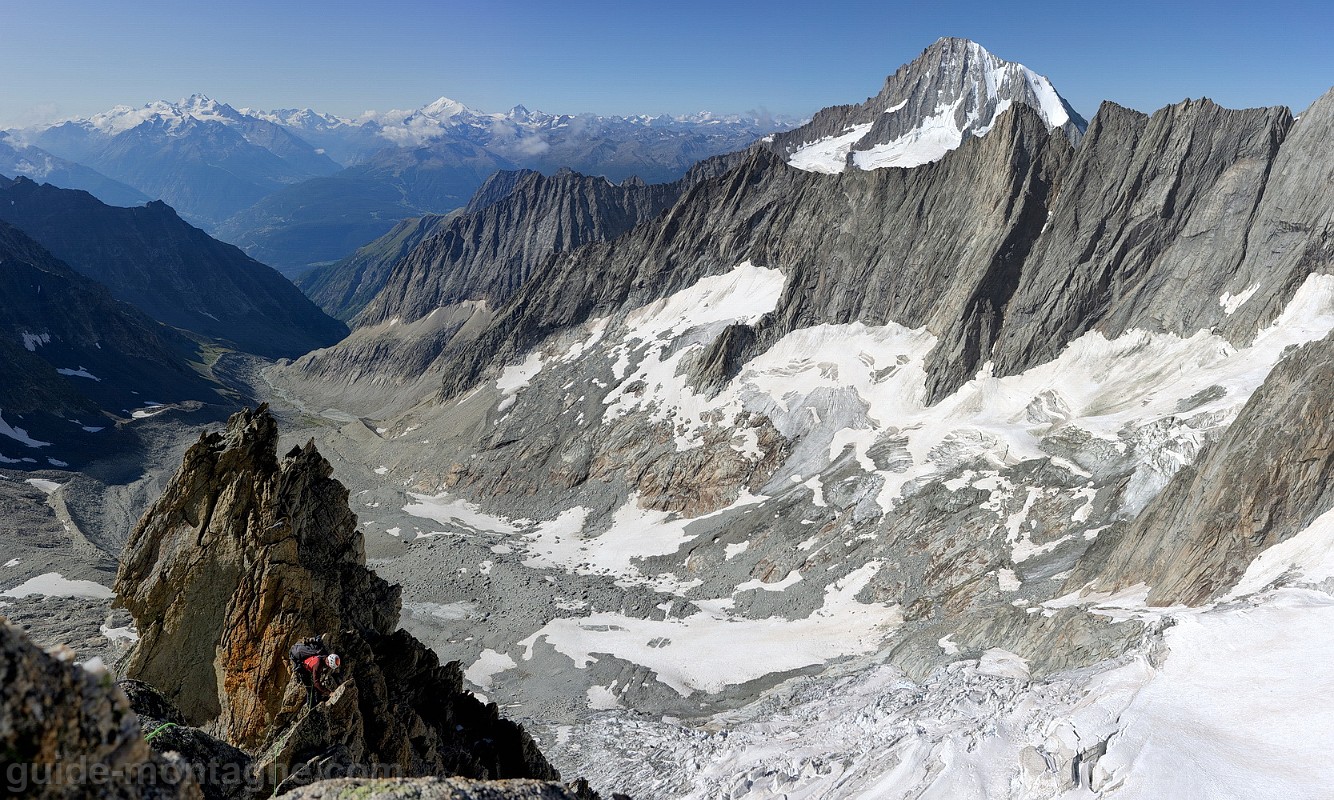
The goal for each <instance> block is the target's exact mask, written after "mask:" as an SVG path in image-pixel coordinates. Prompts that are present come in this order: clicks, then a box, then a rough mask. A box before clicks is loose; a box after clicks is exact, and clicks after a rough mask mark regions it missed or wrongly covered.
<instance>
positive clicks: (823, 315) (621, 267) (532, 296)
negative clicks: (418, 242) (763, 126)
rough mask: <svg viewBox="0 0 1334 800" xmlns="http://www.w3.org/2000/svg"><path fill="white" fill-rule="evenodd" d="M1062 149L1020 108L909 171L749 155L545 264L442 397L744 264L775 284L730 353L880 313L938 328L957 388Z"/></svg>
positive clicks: (940, 365)
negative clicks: (639, 218)
mask: <svg viewBox="0 0 1334 800" xmlns="http://www.w3.org/2000/svg"><path fill="white" fill-rule="evenodd" d="M1070 154H1071V148H1070V146H1069V144H1068V143H1066V142H1065V141H1064V138H1063V137H1055V138H1054V137H1052V136H1050V135H1049V134H1048V132H1047V129H1046V126H1045V124H1044V123H1043V121H1042V120H1041V119H1040V118H1039V117H1038V116H1037V114H1036V113H1035V112H1033V111H1032V110H1031V109H1028V108H1026V107H1016V108H1013V109H1011V110H1010V111H1008V112H1007V113H1005V114H1004V115H1002V117H1001V118H1000V120H999V121H998V122H997V125H996V130H994V131H993V132H992V133H991V134H990V135H988V136H987V137H984V138H981V139H974V140H971V141H969V142H968V143H966V144H965V145H964V146H963V147H961V148H960V149H959V150H957V151H955V152H952V153H950V154H949V155H947V156H946V157H945V158H943V159H942V160H941V161H940V162H939V163H938V164H932V165H928V166H925V167H922V168H919V169H915V170H876V171H872V172H863V171H860V170H857V171H852V172H848V173H845V174H841V175H821V174H819V173H812V172H805V171H801V170H797V169H793V168H791V167H788V166H787V165H786V164H784V163H783V162H782V161H781V160H780V159H779V158H778V157H777V156H775V155H774V154H772V153H770V152H768V151H765V150H756V151H753V152H752V153H751V154H750V155H749V157H748V158H747V159H746V160H745V162H744V163H742V164H741V165H740V166H737V167H736V168H734V169H733V170H731V171H730V172H727V173H725V174H724V175H722V176H720V177H717V178H713V179H711V180H707V181H703V182H701V183H699V184H698V185H696V186H695V187H694V188H692V189H691V190H690V191H689V192H688V193H686V194H685V195H684V196H683V197H682V198H681V200H680V201H678V202H677V203H676V204H675V205H674V206H673V207H672V209H671V210H670V211H669V212H668V213H667V214H666V215H664V216H663V217H662V218H661V219H660V220H656V221H653V222H651V223H649V224H645V225H642V226H640V227H639V228H636V229H635V230H634V231H633V232H631V233H630V234H628V235H626V236H623V237H621V238H619V239H616V240H614V241H612V242H610V243H607V244H595V245H590V246H587V247H585V248H582V249H580V250H577V251H573V252H571V253H569V254H564V255H557V256H553V257H551V258H550V259H548V261H547V262H546V263H545V264H544V265H542V267H541V268H540V270H539V271H538V272H537V273H535V276H534V278H533V279H532V280H530V281H529V282H528V283H527V284H525V285H524V286H523V288H522V289H521V290H520V291H519V293H518V294H517V295H515V297H514V299H513V300H511V301H510V303H509V304H508V305H506V306H504V307H502V308H500V309H498V310H497V312H496V319H495V322H494V323H492V325H491V326H490V328H489V329H488V330H487V331H486V332H485V333H483V334H482V336H481V337H479V338H478V339H477V342H476V344H475V345H474V346H470V347H469V348H467V350H466V351H462V352H459V353H457V354H456V355H455V356H454V358H453V360H451V361H450V362H447V365H446V369H445V376H444V382H445V385H444V389H445V394H446V396H449V395H453V394H455V393H457V392H458V391H460V390H462V389H464V388H466V387H468V386H469V385H471V383H472V382H473V381H475V380H476V379H477V377H478V376H479V375H480V374H481V373H482V372H483V371H485V369H486V368H487V367H488V366H489V365H491V364H495V363H505V362H506V361H509V360H512V359H514V358H515V357H516V356H517V355H518V354H520V353H522V352H523V351H524V350H526V349H527V348H528V347H530V346H532V345H533V344H535V343H537V342H538V341H540V340H541V339H542V338H544V337H545V336H547V335H549V334H550V333H552V332H554V331H557V330H561V329H563V328H566V327H569V326H571V325H575V324H578V323H580V322H583V321H585V320H588V319H590V318H592V317H594V316H598V315H603V314H609V313H612V312H614V311H615V310H617V309H622V308H634V307H638V306H641V305H644V304H647V303H650V302H652V301H654V300H656V299H659V298H662V297H666V296H668V295H670V294H671V293H673V292H675V291H679V290H680V289H682V288H685V287H687V286H689V285H691V284H692V283H694V282H696V281H698V280H699V279H701V278H704V277H707V276H709V275H716V274H720V273H722V272H725V271H727V270H730V269H731V268H732V267H734V266H735V265H736V264H739V263H741V262H743V261H747V260H749V261H751V262H753V263H755V264H757V265H764V266H770V267H774V268H779V269H781V270H782V271H783V272H784V273H785V274H787V275H789V280H788V282H787V284H786V288H785V290H784V293H783V296H782V298H781V299H780V301H779V303H778V305H777V307H776V308H775V309H774V311H773V313H772V314H771V315H770V316H768V317H766V318H765V319H763V320H760V321H759V322H758V323H757V324H756V326H755V327H756V331H757V336H756V339H755V342H754V344H753V346H751V347H748V348H746V349H745V352H744V353H742V354H741V357H743V360H744V357H750V356H753V355H755V354H756V353H758V352H762V351H763V349H765V348H766V347H767V346H768V345H770V344H772V343H773V342H774V341H777V340H778V339H779V338H781V337H782V336H783V335H785V334H787V333H789V332H791V331H793V330H796V329H798V328H803V327H808V326H811V325H818V324H821V323H836V324H837V323H846V322H852V321H854V320H857V321H861V322H863V323H865V324H868V325H879V324H884V323H886V322H889V321H891V320H892V321H895V322H898V323H899V324H902V325H904V326H906V327H912V328H917V327H923V326H925V327H926V329H927V330H929V331H931V332H932V333H935V334H938V335H940V337H941V338H940V345H939V347H938V348H937V350H936V352H935V353H933V356H932V362H933V363H932V371H933V373H936V375H937V376H938V377H936V381H937V383H938V384H939V385H940V386H941V387H949V386H957V385H959V384H960V383H962V382H963V381H965V380H967V378H969V377H971V376H972V375H973V373H975V372H976V370H977V367H979V366H980V365H981V363H982V360H983V358H982V357H983V356H984V354H985V353H986V352H987V351H988V349H989V344H990V341H991V337H992V336H993V335H994V330H995V328H996V326H997V325H998V324H999V319H1000V309H1001V308H1003V307H1004V305H1005V304H1006V302H1007V301H1008V299H1009V297H1010V295H1011V293H1012V292H1013V291H1014V288H1015V286H1016V285H1017V281H1018V277H1019V271H1020V268H1021V267H1022V264H1023V261H1024V258H1025V256H1026V254H1027V253H1028V250H1029V248H1031V247H1032V245H1033V243H1034V242H1035V241H1036V240H1037V238H1038V236H1039V235H1040V233H1041V230H1042V226H1043V224H1044V222H1045V219H1046V216H1047V213H1048V203H1049V202H1050V201H1051V198H1052V195H1053V194H1054V192H1055V190H1056V188H1057V185H1058V180H1059V176H1060V175H1061V173H1062V170H1063V169H1064V167H1065V165H1066V163H1067V161H1068V160H1069V158H1070Z"/></svg>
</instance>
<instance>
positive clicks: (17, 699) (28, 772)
mask: <svg viewBox="0 0 1334 800" xmlns="http://www.w3.org/2000/svg"><path fill="white" fill-rule="evenodd" d="M72 658H73V654H72V653H71V652H70V651H69V650H68V649H59V650H55V651H52V652H45V651H43V650H42V649H40V648H38V647H37V646H36V645H34V644H33V643H32V642H31V641H29V640H28V638H27V637H26V636H25V635H24V634H23V633H22V632H21V631H19V630H18V629H17V628H15V627H13V626H11V625H10V624H9V623H8V622H6V621H5V620H4V619H3V618H0V676H3V678H4V679H3V680H0V782H3V785H4V789H5V791H4V794H5V795H6V796H13V797H33V798H71V797H105V798H125V799H126V800H130V798H162V800H168V799H169V798H181V800H196V799H197V798H201V797H202V795H201V794H200V791H199V786H198V785H197V783H196V782H195V780H194V778H193V775H192V774H191V773H190V772H189V770H188V769H186V768H185V765H184V764H183V762H181V761H180V760H179V759H176V758H172V757H167V756H163V755H159V754H156V753H154V752H153V751H152V750H151V749H149V746H148V744H147V743H146V742H145V741H144V739H143V735H142V732H141V729H140V724H139V718H138V717H137V716H136V715H135V714H134V713H133V712H131V710H130V707H129V704H128V703H127V702H126V698H125V695H123V694H122V693H121V692H120V691H118V690H117V689H116V688H115V687H114V686H113V685H112V684H111V679H110V676H109V675H108V674H107V673H106V672H105V670H101V671H97V670H90V669H85V668H84V667H82V666H79V665H77V664H74V663H71V661H72Z"/></svg>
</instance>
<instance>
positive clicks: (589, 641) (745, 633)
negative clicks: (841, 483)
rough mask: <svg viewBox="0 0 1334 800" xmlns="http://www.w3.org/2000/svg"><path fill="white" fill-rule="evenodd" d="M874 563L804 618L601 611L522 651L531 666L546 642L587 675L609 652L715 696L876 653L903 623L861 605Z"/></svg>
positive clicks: (679, 687)
mask: <svg viewBox="0 0 1334 800" xmlns="http://www.w3.org/2000/svg"><path fill="white" fill-rule="evenodd" d="M880 566H881V564H880V562H878V561H872V562H868V563H867V564H864V565H863V566H861V567H860V568H858V569H857V570H854V571H853V572H851V573H849V574H848V575H846V576H844V577H843V578H842V579H840V580H838V581H836V582H835V583H833V584H831V585H830V586H829V587H828V588H827V589H826V591H825V599H824V603H823V604H822V605H821V607H820V608H819V609H817V610H816V611H815V612H814V613H812V614H811V615H810V616H809V617H806V618H804V619H796V620H788V619H784V618H782V617H768V618H765V619H746V618H743V617H736V616H732V615H730V614H728V613H727V612H726V610H725V609H726V607H727V606H728V605H729V604H730V601H725V602H717V601H715V602H708V601H696V603H695V605H696V606H698V607H699V608H700V609H701V610H700V611H699V612H697V613H695V614H693V615H691V616H689V617H685V618H682V619H670V618H669V619H664V620H650V619H637V618H634V617H629V616H626V615H624V614H620V613H613V612H601V613H597V614H592V615H590V616H588V617H582V618H570V617H563V618H559V619H555V620H552V621H551V622H548V623H547V624H546V625H545V626H544V627H543V628H542V629H541V630H539V631H537V632H536V633H534V634H533V635H532V636H530V637H528V638H527V639H525V640H524V641H522V642H519V644H520V645H522V646H523V647H525V648H526V651H525V655H524V660H530V659H531V658H532V657H533V648H534V646H535V645H536V644H537V642H538V640H540V639H545V640H546V641H547V643H548V644H550V645H551V646H552V647H554V648H555V649H556V650H557V652H560V653H562V654H564V655H565V656H567V657H568V658H570V659H571V660H572V661H573V662H574V663H575V666H576V667H578V668H580V669H583V668H585V667H587V666H588V665H589V664H590V663H592V662H593V661H594V660H595V658H594V655H593V654H594V653H609V654H611V655H613V656H615V657H617V658H621V659H624V660H626V661H629V662H631V663H634V664H639V665H641V666H643V667H646V668H647V669H650V670H652V671H653V672H654V673H656V676H657V679H658V680H659V681H660V682H662V683H663V684H665V685H666V686H668V687H670V688H672V689H674V690H675V691H676V692H677V693H678V694H680V695H681V696H683V697H686V696H689V695H690V694H692V693H694V692H696V691H702V692H706V693H715V692H719V691H722V689H724V688H725V687H727V686H735V685H738V684H742V683H746V682H747V681H752V680H756V679H758V678H762V677H764V676H765V675H770V674H773V673H776V672H786V671H789V670H795V669H801V668H803V667H808V666H812V665H815V664H824V663H826V662H828V661H831V660H833V659H836V658H841V657H844V656H849V655H855V654H862V653H869V652H873V651H874V650H875V649H876V648H877V647H878V646H879V645H880V643H881V642H883V641H884V639H885V637H886V636H888V634H889V633H891V632H892V631H893V630H894V629H895V628H897V627H898V626H899V625H900V624H901V623H902V621H903V616H902V613H901V611H900V609H899V608H898V607H897V606H885V605H880V604H867V603H861V602H858V601H857V600H856V595H857V594H858V593H859V592H861V590H862V589H864V588H865V587H866V585H867V584H868V583H869V582H870V580H871V578H872V577H874V576H875V574H876V573H877V572H878V571H879V569H880Z"/></svg>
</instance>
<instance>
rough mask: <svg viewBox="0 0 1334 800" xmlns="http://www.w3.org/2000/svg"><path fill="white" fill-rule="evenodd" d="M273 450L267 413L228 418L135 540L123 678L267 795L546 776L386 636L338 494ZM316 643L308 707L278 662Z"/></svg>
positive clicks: (437, 672) (303, 462) (466, 699)
mask: <svg viewBox="0 0 1334 800" xmlns="http://www.w3.org/2000/svg"><path fill="white" fill-rule="evenodd" d="M277 441H278V432H277V426H276V423H275V422H274V420H273V417H272V416H271V415H270V414H269V413H268V411H267V410H266V409H265V408H264V407H261V408H260V409H258V410H256V411H247V412H242V413H239V414H237V415H235V416H233V417H232V419H231V420H230V421H229V423H228V426H227V430H226V431H225V432H224V433H212V434H206V435H204V436H203V437H201V439H200V441H199V443H198V444H196V445H195V446H194V447H192V448H191V449H190V450H189V451H188V452H187V454H186V456H185V460H184V463H183V465H182V467H181V471H180V472H179V473H178V474H177V475H176V476H175V478H173V480H172V481H171V483H170V484H169V485H168V487H167V489H166V491H165V492H164V494H163V496H162V498H161V499H160V500H159V501H158V502H157V503H156V504H155V505H154V506H153V508H152V509H150V510H149V511H148V513H147V514H145V515H144V518H143V520H142V521H141V522H140V524H139V526H138V527H137V528H136V529H135V531H134V533H133V535H132V536H131V539H130V542H129V544H128V545H127V547H126V551H125V555H124V559H123V562H122V567H121V571H120V574H119V575H118V576H117V581H116V590H117V592H118V594H119V596H120V597H121V600H122V601H123V602H124V604H125V605H126V607H127V608H129V610H130V611H131V612H132V613H133V614H134V616H135V619H136V621H137V623H138V625H139V630H140V632H141V639H140V641H139V644H138V645H137V647H136V648H135V650H134V651H133V652H132V653H131V656H130V658H129V661H128V674H129V675H130V677H132V678H135V679H137V680H143V681H145V682H147V683H149V684H151V685H153V686H154V687H156V688H157V689H159V690H160V691H162V693H163V694H164V695H165V697H166V698H168V699H169V700H170V701H171V702H172V703H173V704H174V705H176V706H177V707H179V708H180V710H181V713H182V714H183V716H184V718H185V720H186V721H187V722H189V723H190V724H191V725H194V726H197V727H202V728H204V729H205V730H207V731H210V732H213V733H215V734H217V735H219V736H221V737H223V738H225V739H226V740H227V741H229V742H231V743H232V744H234V745H237V746H240V747H242V748H246V749H251V750H255V751H256V752H258V753H259V755H258V758H257V764H256V768H257V770H258V772H259V774H260V775H261V776H262V780H263V781H265V784H264V785H265V787H267V788H268V789H272V788H275V787H277V786H279V785H280V784H281V785H282V786H283V787H284V788H290V787H291V786H295V785H301V784H303V783H306V782H309V781H311V780H315V779H319V778H327V777H336V776H338V775H356V774H359V773H358V772H357V771H356V770H358V769H361V770H365V769H366V768H385V769H390V770H393V771H394V774H399V775H404V776H424V775H462V776H465V777H472V778H539V779H548V780H550V779H556V778H558V777H559V776H558V774H557V773H556V771H555V770H554V769H552V768H551V766H550V765H549V764H548V763H547V762H546V760H545V758H543V756H542V754H541V753H540V752H539V751H538V749H537V747H536V745H535V744H534V743H533V741H532V740H531V738H529V737H528V735H527V734H526V733H525V732H524V731H523V729H522V728H521V727H519V726H518V725H515V724H514V723H511V722H509V721H507V720H504V719H502V718H501V717H500V716H499V714H498V712H497V710H496V707H495V706H494V705H489V706H487V705H483V704H482V703H481V702H479V701H478V700H477V699H476V698H474V697H473V696H472V695H471V694H470V693H468V692H466V691H464V690H463V688H462V675H461V674H460V672H459V668H458V665H457V663H451V664H447V665H441V664H440V663H439V660H438V659H437V657H436V656H435V654H434V653H433V652H432V651H431V650H430V649H428V648H427V647H426V646H424V645H423V644H421V643H420V642H419V641H417V640H416V639H414V638H413V637H411V636H410V635H408V634H407V633H405V632H403V631H395V628H396V626H397V623H398V613H399V596H398V589H397V588H396V587H391V586H390V585H388V584H387V583H385V582H384V581H383V580H382V579H380V578H379V577H377V576H376V575H375V574H374V573H373V572H371V571H370V570H368V569H367V568H366V566H365V553H364V549H363V546H362V538H361V534H360V532H359V531H358V529H357V525H356V517H355V515H354V514H353V513H352V512H351V511H350V510H349V509H348V505H347V499H348V495H347V490H346V489H345V488H344V487H343V486H342V484H340V483H338V482H337V481H335V480H333V479H332V478H331V477H330V475H331V473H332V467H330V465H329V463H328V462H327V461H326V460H325V459H324V458H323V457H322V456H320V454H319V453H318V452H317V451H316V450H315V448H314V446H313V445H307V446H306V447H305V448H296V449H294V450H293V451H292V452H290V453H288V454H287V455H286V456H285V457H284V458H282V459H281V460H280V459H278V457H277V454H276V447H277ZM320 632H328V633H329V634H330V635H329V637H328V641H329V643H330V645H331V647H332V648H333V649H334V650H335V651H336V652H338V653H339V654H340V655H341V656H342V657H343V663H344V666H343V669H342V670H341V671H340V677H341V682H340V684H339V686H338V688H337V690H336V691H335V692H334V694H333V696H332V697H330V698H329V700H328V701H327V702H324V703H321V704H319V705H318V706H316V707H315V708H314V709H305V708H303V702H304V699H305V692H304V689H302V688H301V686H300V684H299V683H298V682H297V681H296V680H295V678H294V676H293V675H292V673H291V671H290V669H289V667H288V665H287V661H286V658H287V648H288V647H289V646H290V645H291V644H292V643H294V642H296V641H298V640H300V639H302V638H304V637H307V636H310V635H314V634H316V633H320ZM183 666H184V668H183Z"/></svg>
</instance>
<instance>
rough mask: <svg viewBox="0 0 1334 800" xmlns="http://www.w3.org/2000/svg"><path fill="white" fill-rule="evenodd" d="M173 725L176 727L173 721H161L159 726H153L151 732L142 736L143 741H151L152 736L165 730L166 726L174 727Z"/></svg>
mask: <svg viewBox="0 0 1334 800" xmlns="http://www.w3.org/2000/svg"><path fill="white" fill-rule="evenodd" d="M175 727H178V726H177V725H176V723H174V722H164V723H162V724H161V725H159V726H157V727H156V728H154V729H153V732H152V733H150V734H148V735H147V736H145V737H144V741H145V742H151V741H153V737H154V736H157V735H158V734H159V733H162V732H163V731H165V730H166V729H167V728H175Z"/></svg>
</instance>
